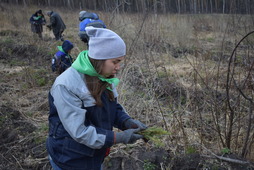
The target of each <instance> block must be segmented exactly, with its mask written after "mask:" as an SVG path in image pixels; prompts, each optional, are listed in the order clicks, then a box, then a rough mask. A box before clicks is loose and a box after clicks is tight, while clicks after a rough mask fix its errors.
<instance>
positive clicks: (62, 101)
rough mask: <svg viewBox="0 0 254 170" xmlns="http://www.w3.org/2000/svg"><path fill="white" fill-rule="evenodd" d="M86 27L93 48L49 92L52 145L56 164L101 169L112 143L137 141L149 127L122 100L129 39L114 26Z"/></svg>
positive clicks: (57, 166)
mask: <svg viewBox="0 0 254 170" xmlns="http://www.w3.org/2000/svg"><path fill="white" fill-rule="evenodd" d="M86 31H87V35H88V36H89V38H90V40H89V42H88V43H89V49H88V51H82V52H81V53H80V54H79V55H78V57H77V59H76V60H75V61H74V62H73V64H72V66H71V67H70V68H68V69H67V70H66V71H65V72H63V73H62V74H61V75H59V76H58V77H57V78H56V80H55V82H54V84H53V86H52V88H51V89H50V92H49V95H48V99H49V106H50V111H49V119H48V120H49V136H48V138H47V142H46V147H47V151H48V154H49V159H50V162H51V165H52V167H53V169H54V170H57V169H62V170H69V169H71V170H100V169H101V167H102V163H103V161H104V158H105V156H107V154H108V153H109V150H110V147H111V146H112V145H115V144H118V143H124V144H129V143H134V142H135V141H137V140H138V139H142V138H143V136H142V135H140V134H138V132H139V131H141V130H144V129H146V128H147V127H146V125H145V124H143V123H141V122H140V121H138V120H136V119H133V118H131V116H130V115H128V114H127V113H126V110H125V109H124V108H123V107H122V106H121V104H120V103H119V102H118V101H117V97H118V94H117V91H116V86H117V84H118V83H119V79H118V78H116V77H115V75H116V73H117V72H118V71H119V69H120V64H121V62H123V60H124V57H125V55H126V45H125V43H124V41H123V40H122V38H121V37H120V36H118V35H117V34H116V33H115V32H113V31H111V30H109V29H104V28H95V27H87V28H86ZM113 127H116V128H118V129H120V130H122V131H113Z"/></svg>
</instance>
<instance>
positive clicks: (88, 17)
mask: <svg viewBox="0 0 254 170" xmlns="http://www.w3.org/2000/svg"><path fill="white" fill-rule="evenodd" d="M79 21H80V23H79V34H78V35H79V37H80V39H81V41H83V42H84V43H88V41H89V37H88V35H87V33H86V27H88V26H93V27H96V28H106V25H105V24H104V22H103V21H102V20H100V19H99V16H98V15H97V14H96V13H92V12H87V11H81V12H80V13H79Z"/></svg>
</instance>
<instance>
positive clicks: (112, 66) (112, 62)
mask: <svg viewBox="0 0 254 170" xmlns="http://www.w3.org/2000/svg"><path fill="white" fill-rule="evenodd" d="M123 60H124V56H122V57H118V58H113V59H108V60H106V61H105V63H104V65H103V67H102V72H101V74H102V75H103V76H105V77H110V76H112V75H115V74H116V73H117V72H118V71H119V70H120V64H121V62H122V61H123Z"/></svg>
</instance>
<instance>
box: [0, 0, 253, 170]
mask: <svg viewBox="0 0 254 170" xmlns="http://www.w3.org/2000/svg"><path fill="white" fill-rule="evenodd" d="M253 6H254V2H253V1H251V0H231V1H230V0H204V1H201V0H176V1H173V0H160V1H159V0H143V1H134V0H128V1H127V0H115V1H112V0H101V1H99V0H95V1H88V0H82V1H81V0H80V1H78V0H77V1H75V0H67V1H64V0H63V1H60V0H59V1H51V0H44V1H41V0H38V1H35V0H33V1H32V0H2V1H1V3H0V9H1V10H0V11H1V12H0V24H1V28H0V37H1V39H0V48H1V51H0V60H1V63H0V72H1V74H0V80H1V81H0V92H1V94H0V126H1V129H2V131H1V132H0V136H1V138H0V142H1V145H0V152H1V154H0V156H1V158H0V162H1V165H0V168H1V169H48V168H49V164H48V159H47V153H46V149H45V139H46V137H47V130H48V126H47V113H48V103H47V93H48V90H49V89H50V87H51V85H52V83H53V82H54V79H55V77H56V75H55V74H54V73H52V72H51V69H50V64H51V58H52V57H53V55H54V53H55V52H56V51H57V48H56V47H57V46H58V45H61V42H56V41H54V39H53V37H54V36H53V34H52V32H51V31H50V30H47V29H46V28H45V29H44V32H43V40H40V39H39V38H37V36H36V35H33V34H32V32H31V31H30V24H29V18H30V16H31V15H32V14H33V13H34V12H35V11H37V10H38V9H42V10H43V12H44V14H45V12H46V11H48V10H54V11H56V12H58V13H59V14H60V15H61V16H62V18H63V20H64V22H65V23H66V25H67V29H66V31H65V32H64V34H65V35H64V37H65V39H69V40H70V41H72V42H73V43H74V44H75V48H74V50H73V51H72V55H73V56H74V58H75V57H76V56H77V55H78V54H79V52H81V51H82V50H85V49H86V46H85V45H84V44H83V43H82V42H81V41H80V40H79V38H78V24H79V21H78V13H79V11H80V10H87V11H92V12H96V13H98V14H99V16H100V18H101V19H102V20H103V21H104V22H105V23H106V25H107V27H108V28H109V29H111V30H113V31H115V32H117V33H118V34H119V35H120V36H121V37H122V38H123V39H124V40H125V42H126V44H127V49H128V50H127V56H126V60H125V63H124V66H123V69H122V72H121V73H120V74H119V75H118V77H119V78H120V79H121V83H120V85H119V86H118V92H119V94H120V98H119V101H120V103H121V104H122V105H124V106H125V108H126V110H127V111H128V113H129V114H130V115H131V116H132V117H134V118H137V119H139V120H142V121H143V122H144V123H146V124H147V125H148V126H149V127H152V126H155V125H156V126H158V127H162V128H163V129H165V130H167V131H168V132H170V135H167V136H162V137H160V140H161V141H162V145H161V146H157V145H155V144H154V143H153V142H151V141H150V142H148V143H145V142H144V141H142V140H141V141H138V142H137V143H135V144H133V145H117V146H114V147H113V148H112V150H111V154H110V155H109V157H108V158H107V159H106V160H105V168H104V169H146V170H148V169H150V170H152V169H206V168H210V169H230V168H231V169H252V168H253V160H254V151H253V143H254V120H253V119H254V114H253V89H254V75H253V66H254V60H253V44H254V43H253V41H254V37H253V28H254V17H253V10H254V8H253ZM46 20H47V21H49V18H47V17H46ZM145 153H147V154H145Z"/></svg>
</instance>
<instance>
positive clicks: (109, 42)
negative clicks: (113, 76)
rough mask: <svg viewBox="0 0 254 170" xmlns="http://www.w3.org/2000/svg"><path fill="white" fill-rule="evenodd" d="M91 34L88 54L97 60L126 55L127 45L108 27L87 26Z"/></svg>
mask: <svg viewBox="0 0 254 170" xmlns="http://www.w3.org/2000/svg"><path fill="white" fill-rule="evenodd" d="M86 33H87V35H88V36H89V42H88V45H89V48H88V56H89V57H90V58H93V59H97V60H107V59H113V58H118V57H122V56H125V55H126V45H125V43H124V41H123V39H122V38H121V37H120V36H119V35H117V34H116V33H115V32H113V31H111V30H109V29H106V28H95V27H91V26H89V27H86Z"/></svg>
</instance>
